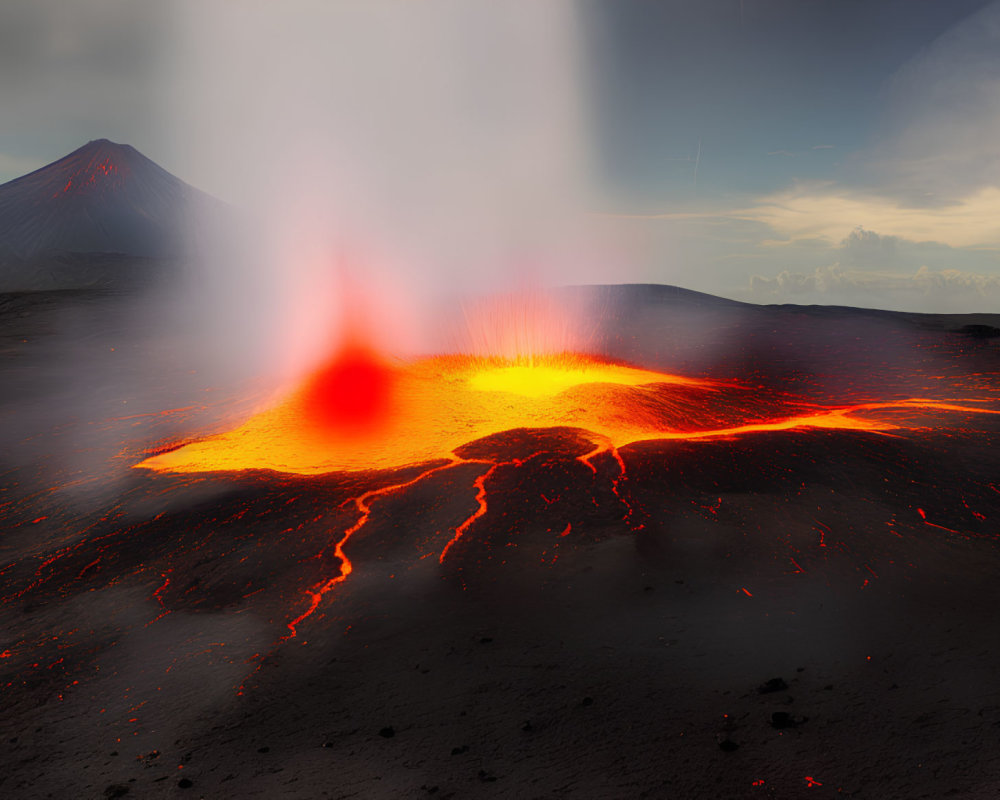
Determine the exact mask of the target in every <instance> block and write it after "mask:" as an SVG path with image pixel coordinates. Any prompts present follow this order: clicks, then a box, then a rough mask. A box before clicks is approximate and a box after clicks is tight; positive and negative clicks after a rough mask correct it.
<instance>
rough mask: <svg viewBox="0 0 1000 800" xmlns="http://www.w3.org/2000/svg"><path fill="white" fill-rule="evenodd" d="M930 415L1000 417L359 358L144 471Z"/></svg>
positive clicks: (949, 405)
mask: <svg viewBox="0 0 1000 800" xmlns="http://www.w3.org/2000/svg"><path fill="white" fill-rule="evenodd" d="M929 411H952V412H966V413H997V412H995V411H987V410H986V409H984V408H981V407H977V406H970V405H965V404H961V403H954V402H945V401H940V400H933V399H924V398H909V399H904V400H892V401H884V402H870V403H857V404H852V405H845V406H817V405H815V404H810V403H806V402H794V401H792V400H789V399H787V398H783V399H781V401H780V402H778V401H776V400H775V398H774V397H770V398H768V397H763V396H761V395H759V393H756V392H754V391H752V390H750V389H748V388H746V387H742V386H739V385H736V384H732V383H724V382H713V381H707V380H700V379H694V378H687V377H682V376H678V375H670V374H666V373H660V372H653V371H649V370H643V369H638V368H635V367H630V366H625V365H621V364H614V363H610V362H607V361H603V360H600V359H597V358H593V357H588V356H580V355H570V354H563V355H559V356H548V357H544V358H534V359H532V360H531V361H530V362H524V361H511V360H499V359H478V358H473V357H467V356H437V357H433V358H424V359H420V360H416V361H413V362H410V363H404V364H398V365H390V364H387V363H385V362H384V361H382V360H380V359H379V358H378V357H377V356H375V355H374V354H372V353H370V352H368V351H365V350H361V349H347V350H344V351H342V352H341V353H339V354H338V356H337V357H336V358H334V359H333V361H331V363H330V364H328V365H327V367H325V368H324V369H323V370H321V371H320V372H319V373H317V375H316V376H315V377H314V378H312V379H311V380H310V381H309V382H307V384H306V386H305V387H304V388H303V389H302V390H301V391H300V392H298V393H296V394H295V395H293V396H292V397H291V398H289V399H288V400H287V401H285V402H284V403H282V404H280V405H278V406H276V407H273V408H270V409H267V410H265V411H263V412H261V413H259V414H257V415H256V416H254V417H252V418H250V419H249V420H247V421H246V422H244V423H243V424H242V425H240V426H239V427H238V428H236V429H235V430H231V431H227V432H224V433H220V434H217V435H215V436H210V437H208V438H205V439H202V440H200V441H195V442H191V443H189V444H186V445H184V446H182V447H179V448H177V449H174V450H169V451H167V452H161V453H158V454H156V455H153V456H151V457H150V458H148V459H146V460H145V461H143V462H142V463H141V464H139V465H138V466H139V467H143V468H146V469H153V470H160V471H170V472H212V471H238V470H246V469H268V470H275V471H278V472H287V473H297V474H306V475H309V474H313V475H314V474H322V473H329V472H356V471H365V470H377V469H398V468H400V467H405V466H411V465H417V464H423V463H427V462H431V461H436V460H440V459H448V460H450V459H453V458H454V457H455V456H454V453H455V450H456V449H457V448H459V447H461V446H462V445H464V444H467V443H469V442H472V441H475V440H477V439H481V438H484V437H486V436H490V435H493V434H497V433H501V432H503V431H508V430H514V429H517V428H553V427H560V428H576V429H579V430H581V431H585V432H586V434H587V435H588V436H589V437H590V438H591V439H592V441H593V442H594V445H595V449H594V455H596V454H597V453H600V452H604V451H610V452H612V453H614V454H615V456H616V458H618V456H617V449H618V448H620V447H623V446H625V445H627V444H630V443H633V442H639V441H650V440H667V439H705V438H713V437H714V438H717V437H730V436H738V435H743V434H749V433H755V432H764V431H784V430H792V429H798V428H833V429H853V430H860V431H872V432H879V431H891V430H893V429H895V428H897V427H898V425H897V421H898V419H899V415H900V414H904V413H905V414H909V415H914V414H919V413H926V412H929ZM894 420H895V421H894ZM318 431H319V432H322V433H323V434H325V435H317V432H318ZM588 458H589V456H588V457H584V458H583V459H582V460H583V463H585V464H586V463H588ZM619 463H621V462H620V458H619Z"/></svg>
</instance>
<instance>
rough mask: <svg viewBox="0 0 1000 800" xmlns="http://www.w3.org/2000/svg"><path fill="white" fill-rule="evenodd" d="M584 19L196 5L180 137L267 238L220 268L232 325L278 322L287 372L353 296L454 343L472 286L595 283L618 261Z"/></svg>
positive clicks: (430, 341) (559, 13)
mask: <svg viewBox="0 0 1000 800" xmlns="http://www.w3.org/2000/svg"><path fill="white" fill-rule="evenodd" d="M306 12H308V13H306ZM578 23H579V20H578V19H577V17H576V14H575V12H574V9H573V7H572V5H571V4H570V3H569V2H564V1H563V0H558V1H557V2H546V3H531V2H516V3H504V4H502V5H500V4H495V3H487V2H478V1H477V2H453V1H450V0H435V2H429V3H428V2H423V3H419V4H413V3H405V2H400V3H391V4H378V5H377V6H376V5H374V4H368V3H360V2H359V3H338V4H335V5H334V4H325V3H309V2H299V3H295V4H293V5H292V6H287V5H284V6H282V8H281V9H280V10H279V9H277V8H276V7H273V6H270V5H258V6H256V7H254V8H241V9H240V11H239V13H238V14H236V13H234V12H233V9H232V7H231V6H230V5H228V4H225V3H220V2H210V3H201V2H198V3H189V4H187V5H186V6H184V11H183V16H182V18H181V19H180V20H179V24H178V30H179V34H178V35H179V43H178V46H177V48H176V53H177V54H178V59H177V63H176V64H175V65H174V78H175V84H174V100H175V106H176V110H175V113H174V114H173V118H174V119H176V122H177V135H178V137H181V139H183V140H184V147H183V149H185V150H187V151H188V155H189V156H190V162H191V163H193V164H194V165H195V167H196V169H197V173H198V174H199V175H200V176H205V177H204V184H203V185H204V188H205V189H206V190H207V191H209V192H212V193H214V194H217V195H218V196H220V197H223V198H224V199H227V200H230V201H231V202H233V203H234V204H235V205H238V206H241V207H245V208H248V209H250V211H251V213H252V215H253V219H254V220H255V222H254V227H255V230H254V234H255V236H257V237H258V240H257V242H256V243H255V246H254V247H251V248H247V249H246V251H245V252H244V253H243V254H242V255H241V256H239V257H234V255H233V254H232V253H226V252H225V251H223V252H221V253H220V254H218V255H217V257H215V258H213V259H212V263H210V264H208V265H206V266H205V269H204V271H205V272H206V273H211V274H212V277H211V282H212V284H213V285H212V286H211V290H210V294H211V295H212V305H213V307H215V308H217V312H216V313H217V314H218V315H219V323H220V326H221V327H223V328H225V327H226V326H227V325H228V324H229V323H230V322H232V323H233V324H241V325H248V324H249V325H250V326H251V327H255V328H257V329H258V330H264V331H266V332H267V333H266V336H264V337H263V338H264V339H267V340H268V341H271V342H273V343H274V344H275V346H276V347H277V348H278V352H275V353H272V359H274V360H276V361H279V362H280V363H281V364H282V365H283V367H285V368H286V369H287V368H290V367H291V368H294V366H298V365H294V366H293V365H291V363H290V361H289V359H291V360H292V361H296V362H302V361H306V362H309V361H312V360H315V359H316V358H318V357H320V356H321V355H322V353H321V352H319V351H322V350H324V349H327V348H328V347H329V343H330V341H331V339H332V338H335V337H336V335H337V331H338V328H340V327H342V317H343V315H344V313H345V310H346V309H345V304H355V303H356V302H362V303H364V304H367V306H368V307H367V309H366V310H367V314H366V315H364V316H367V317H368V318H369V319H376V320H377V321H378V324H377V325H374V326H372V328H373V329H374V334H373V335H376V336H377V337H378V338H379V339H380V341H379V342H378V344H380V345H382V346H383V347H386V348H387V349H390V350H391V351H393V352H401V351H402V352H404V353H405V352H414V351H421V350H427V349H433V348H436V347H440V346H442V344H443V342H442V341H441V338H440V337H439V336H438V333H437V326H436V325H430V324H429V321H430V320H431V319H435V320H438V319H440V313H441V312H440V310H441V307H442V305H445V306H447V307H452V308H454V309H455V310H456V311H458V308H457V304H455V303H453V302H451V301H452V300H453V299H454V298H455V297H456V296H458V295H461V294H465V293H475V292H481V291H484V290H495V289H498V288H502V289H508V288H512V287H513V286H515V285H516V286H524V285H529V286H534V285H543V284H547V283H567V282H578V281H579V280H580V276H581V275H582V274H586V272H587V269H588V259H589V260H590V262H591V263H594V262H595V261H596V260H597V259H598V258H599V257H600V256H599V251H600V248H599V247H597V246H596V242H595V241H594V236H593V235H592V233H585V231H584V226H583V225H582V224H581V223H582V222H583V211H584V208H585V207H586V205H587V200H586V197H587V194H588V191H589V188H590V185H591V181H590V167H589V164H590V160H591V158H590V143H589V142H588V136H587V133H586V125H585V124H584V119H585V116H586V108H585V105H586V104H585V97H584V94H585V93H584V87H583V86H582V84H581V79H580V73H581V70H580V68H579V53H578V49H577V48H578V42H579V41H580V40H581V39H582V37H581V36H580V32H579V31H578ZM590 225H591V227H592V222H591V223H590ZM345 276H346V280H347V281H348V282H349V283H350V284H352V285H353V287H354V288H353V290H352V291H350V292H347V293H346V294H345V292H344V291H343V285H344V280H345ZM233 286H236V287H238V291H240V292H241V293H242V296H241V297H239V298H238V302H233V298H232V297H227V296H225V295H226V292H228V291H230V290H231V287H233ZM345 297H347V298H348V299H347V300H345V299H344V298H345ZM359 297H360V298H363V299H362V300H360V301H359V300H358V298H359ZM241 305H242V306H244V307H245V306H247V305H249V306H253V307H254V308H255V311H254V313H253V314H252V315H250V318H249V319H247V318H244V319H243V320H242V322H240V320H238V319H233V320H229V319H226V318H225V317H226V315H228V314H230V313H235V312H236V309H238V307H240V306H241ZM227 309H231V310H232V311H229V310H227ZM356 310H357V309H355V311H356ZM459 313H460V312H459ZM368 333H370V334H371V333H373V332H372V331H369V332H368ZM292 353H294V354H295V355H294V357H293V356H291V355H290V354H292Z"/></svg>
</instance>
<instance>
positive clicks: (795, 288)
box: [750, 264, 1000, 299]
mask: <svg viewBox="0 0 1000 800" xmlns="http://www.w3.org/2000/svg"><path fill="white" fill-rule="evenodd" d="M750 285H751V290H752V291H753V292H754V293H755V294H762V293H763V294H772V295H776V296H777V295H781V294H790V295H796V294H803V293H807V292H809V293H813V292H815V293H820V294H826V293H836V292H843V291H847V290H863V291H876V292H886V291H892V292H897V291H900V290H902V291H907V292H919V293H921V294H925V295H935V296H940V294H941V293H942V292H944V293H947V294H960V295H964V296H968V295H970V294H971V295H978V296H980V297H984V298H985V297H991V298H996V299H1000V275H983V274H979V273H971V272H962V271H960V270H956V269H947V270H940V271H934V270H931V269H929V268H928V267H926V266H923V267H920V269H918V270H917V271H916V272H914V273H912V274H905V273H890V272H869V271H867V270H858V269H845V268H844V267H843V266H842V265H840V264H830V265H829V266H827V267H818V268H817V269H815V270H814V271H813V272H810V273H803V272H789V271H787V270H786V271H784V272H781V273H779V274H778V275H776V276H775V277H773V278H766V277H763V276H761V275H754V276H752V277H751V279H750Z"/></svg>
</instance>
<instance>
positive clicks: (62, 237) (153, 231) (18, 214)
mask: <svg viewBox="0 0 1000 800" xmlns="http://www.w3.org/2000/svg"><path fill="white" fill-rule="evenodd" d="M221 208H222V204H221V202H220V201H218V200H215V199H214V198H212V197H211V196H209V195H207V194H205V193H204V192H201V191H200V190H198V189H195V188H194V187H192V186H190V185H188V184H186V183H184V182H183V181H182V180H180V179H179V178H176V177H175V176H173V175H171V174H170V173H169V172H167V171H166V170H165V169H163V168H162V167H160V166H159V165H157V164H156V163H154V162H153V161H151V160H150V159H148V158H146V156H144V155H143V154H142V153H140V152H139V151H138V150H136V149H135V148H134V147H131V146H129V145H126V144H116V143H115V142H111V141H108V140H107V139H95V140H94V141H91V142H88V143H87V144H85V145H84V146H83V147H81V148H79V149H77V150H74V151H73V152H72V153H70V154H69V155H67V156H64V157H63V158H60V159H59V160H58V161H54V162H53V163H51V164H49V165H47V166H44V167H42V168H41V169H37V170H35V171H34V172H31V173H29V174H27V175H24V176H22V177H20V178H15V179H14V180H12V181H10V182H8V183H5V184H3V185H2V186H0V258H4V260H6V261H12V260H13V261H18V260H20V261H38V260H40V259H43V258H46V257H49V258H50V257H52V256H54V255H57V254H67V253H120V254H124V255H128V256H141V257H153V258H162V257H166V256H176V255H181V254H183V253H184V252H185V251H186V250H187V249H188V248H189V247H190V241H189V237H188V234H189V231H190V229H191V223H192V222H193V221H194V220H197V219H203V218H204V217H205V216H206V215H207V214H213V213H217V212H218V210H220V209H221Z"/></svg>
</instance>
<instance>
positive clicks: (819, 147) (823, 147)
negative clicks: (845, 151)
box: [812, 144, 836, 150]
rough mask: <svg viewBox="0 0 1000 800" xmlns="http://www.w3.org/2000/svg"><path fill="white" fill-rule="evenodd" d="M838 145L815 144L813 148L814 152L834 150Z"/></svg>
mask: <svg viewBox="0 0 1000 800" xmlns="http://www.w3.org/2000/svg"><path fill="white" fill-rule="evenodd" d="M834 147H836V145H832V144H814V145H813V146H812V149H813V150H833V149H834Z"/></svg>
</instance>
